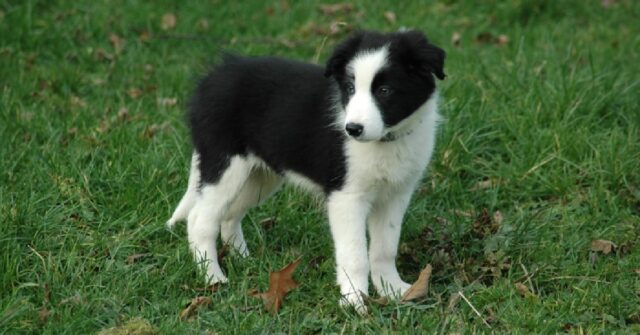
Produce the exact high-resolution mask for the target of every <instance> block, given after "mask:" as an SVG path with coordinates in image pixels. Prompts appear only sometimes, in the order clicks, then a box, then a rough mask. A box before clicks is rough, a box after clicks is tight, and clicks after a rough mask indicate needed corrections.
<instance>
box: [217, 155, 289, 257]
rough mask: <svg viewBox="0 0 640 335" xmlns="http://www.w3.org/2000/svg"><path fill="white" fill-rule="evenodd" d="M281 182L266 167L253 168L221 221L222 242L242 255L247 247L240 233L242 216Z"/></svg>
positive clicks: (245, 252)
mask: <svg viewBox="0 0 640 335" xmlns="http://www.w3.org/2000/svg"><path fill="white" fill-rule="evenodd" d="M281 184H282V177H280V176H278V175H277V174H276V173H274V172H272V171H270V170H268V169H260V168H258V169H254V170H253V171H252V172H251V175H250V176H249V179H247V182H246V183H245V184H244V186H243V187H242V190H241V191H240V193H239V194H238V196H237V197H236V199H235V200H234V201H233V203H232V204H231V206H230V207H229V211H228V212H227V216H226V217H225V219H224V221H223V222H222V227H221V228H222V230H221V236H222V242H223V243H225V244H228V245H230V246H232V247H233V248H234V249H235V250H236V251H237V252H238V253H239V254H240V255H241V256H242V257H247V256H249V249H248V248H247V243H246V242H245V240H244V234H243V233H242V224H241V223H242V218H243V217H244V215H245V213H246V212H247V211H248V210H249V209H251V207H253V206H256V205H258V204H259V203H260V202H262V201H265V200H266V199H268V198H269V197H270V196H271V194H273V193H274V192H275V191H276V190H277V189H278V187H279V186H280V185H281Z"/></svg>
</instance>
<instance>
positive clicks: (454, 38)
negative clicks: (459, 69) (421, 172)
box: [445, 31, 462, 159]
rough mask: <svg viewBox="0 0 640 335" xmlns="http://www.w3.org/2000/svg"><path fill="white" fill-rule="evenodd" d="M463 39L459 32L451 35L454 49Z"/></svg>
mask: <svg viewBox="0 0 640 335" xmlns="http://www.w3.org/2000/svg"><path fill="white" fill-rule="evenodd" d="M461 39H462V35H460V33H459V32H457V31H454V32H453V35H451V44H453V46H454V47H457V46H459V45H460V40H461ZM446 158H447V151H445V159H446Z"/></svg>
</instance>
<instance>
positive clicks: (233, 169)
mask: <svg viewBox="0 0 640 335" xmlns="http://www.w3.org/2000/svg"><path fill="white" fill-rule="evenodd" d="M444 59H445V52H444V51H443V50H442V49H440V48H438V47H437V46H435V45H433V44H431V43H430V42H429V41H428V40H427V38H426V37H425V36H424V35H423V34H422V33H420V32H418V31H401V32H395V33H387V34H383V33H378V32H358V33H355V34H353V35H352V36H350V37H349V38H348V39H346V40H345V41H343V42H342V43H341V44H339V45H338V46H337V47H336V48H335V50H334V51H333V54H332V55H331V57H330V58H329V60H328V61H327V64H326V66H325V67H324V68H322V67H320V66H317V65H312V64H307V63H301V62H297V61H292V60H287V59H281V58H275V57H257V58H248V57H240V56H234V55H225V56H224V59H223V61H222V62H221V64H219V65H217V66H216V67H215V68H214V69H213V70H212V71H211V72H210V73H209V74H208V75H206V76H205V77H204V78H203V79H202V80H201V81H200V83H199V85H198V86H197V88H196V90H195V93H194V95H193V98H192V100H191V105H190V112H189V122H190V127H191V135H192V141H193V147H194V149H193V155H192V158H191V172H190V175H189V182H188V187H187V191H186V193H185V195H184V197H183V198H182V200H181V201H180V203H179V204H178V206H177V208H176V210H175V212H174V213H173V216H172V217H171V219H169V221H168V222H167V224H168V226H169V227H172V226H173V225H174V224H175V223H176V221H179V220H182V219H185V218H186V219H187V230H188V239H189V246H190V247H191V250H192V251H193V254H194V257H195V258H196V260H197V261H198V262H201V263H203V264H204V265H205V268H206V274H207V276H208V279H209V281H210V282H211V283H217V282H226V281H227V278H226V277H225V275H224V273H223V272H222V270H221V269H220V265H219V264H218V260H217V252H216V251H217V248H216V245H217V243H216V240H217V238H218V235H221V237H222V241H223V243H228V244H229V245H231V246H233V247H234V248H235V249H236V250H237V251H238V252H239V253H240V254H241V255H243V256H246V255H248V254H249V251H248V249H247V245H246V243H245V240H244V237H243V234H242V228H241V225H240V222H241V221H242V218H243V216H244V215H245V213H246V212H247V210H249V209H250V208H251V207H253V206H256V205H257V204H258V203H260V202H261V201H263V200H265V199H267V198H268V197H269V195H271V194H273V193H274V192H275V191H276V190H277V189H278V188H279V187H280V186H281V184H282V183H283V181H290V182H293V183H294V184H297V185H300V186H302V187H303V188H306V189H310V190H312V191H315V192H319V193H321V194H323V195H324V196H325V199H326V208H327V213H328V218H329V224H330V227H331V234H332V236H333V241H334V243H335V258H336V274H337V282H338V285H339V286H340V292H341V294H342V300H341V302H342V303H343V304H348V305H353V306H354V307H356V308H357V309H358V310H359V311H364V310H365V308H364V305H363V301H362V297H361V294H360V292H364V293H367V292H368V288H369V281H368V277H369V273H371V279H372V282H373V284H374V286H375V288H376V290H377V291H378V292H379V293H380V294H381V295H394V296H398V295H401V294H403V293H404V292H405V291H406V290H407V289H408V288H409V286H410V285H409V284H407V283H406V282H404V281H403V280H402V279H401V278H400V275H399V274H398V270H397V269H396V266H395V258H396V253H397V248H398V240H399V237H400V228H401V225H402V220H403V216H404V213H405V211H406V209H407V206H408V205H409V201H410V199H411V194H412V193H413V191H414V189H415V188H416V186H417V185H418V183H419V182H420V179H421V177H422V175H423V172H424V170H425V168H426V167H427V164H428V163H429V160H430V158H431V154H432V152H433V148H434V143H435V136H436V130H437V125H438V120H439V115H438V111H437V109H438V94H437V91H436V81H435V78H438V79H441V80H442V79H444V77H445V74H444V70H443V67H444ZM367 231H368V234H369V246H368V252H367Z"/></svg>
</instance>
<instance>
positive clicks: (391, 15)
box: [383, 11, 397, 24]
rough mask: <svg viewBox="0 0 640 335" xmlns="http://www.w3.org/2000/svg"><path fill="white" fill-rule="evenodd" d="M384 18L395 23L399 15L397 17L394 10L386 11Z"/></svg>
mask: <svg viewBox="0 0 640 335" xmlns="http://www.w3.org/2000/svg"><path fill="white" fill-rule="evenodd" d="M383 15H384V18H385V19H386V20H387V22H389V23H391V24H394V23H396V21H397V17H396V13H394V12H392V11H386V12H384V14H383Z"/></svg>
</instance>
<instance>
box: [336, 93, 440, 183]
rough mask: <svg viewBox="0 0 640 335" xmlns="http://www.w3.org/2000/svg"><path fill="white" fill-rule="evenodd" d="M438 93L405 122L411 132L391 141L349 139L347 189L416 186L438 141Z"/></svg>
mask: <svg viewBox="0 0 640 335" xmlns="http://www.w3.org/2000/svg"><path fill="white" fill-rule="evenodd" d="M437 100H438V98H437V94H434V95H433V97H432V98H431V99H429V100H428V101H427V102H426V103H425V104H424V105H423V106H422V107H421V108H420V109H419V110H418V111H416V112H415V113H414V115H412V116H411V118H412V119H411V120H406V121H408V122H406V123H403V127H404V128H409V129H410V133H409V134H407V135H405V136H402V137H400V138H398V139H396V140H395V141H391V142H357V141H354V140H350V141H347V142H346V144H345V152H346V155H347V178H346V183H345V189H346V190H348V191H354V192H363V191H364V192H370V191H376V190H380V188H383V189H384V188H394V189H395V188H404V187H411V188H412V187H414V186H415V184H416V183H417V182H418V181H419V180H420V178H421V177H422V173H423V171H424V170H425V168H426V166H427V164H428V163H429V160H430V159H431V155H432V153H433V148H434V145H435V135H436V130H437V126H438V122H439V119H440V117H439V115H438V111H437Z"/></svg>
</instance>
